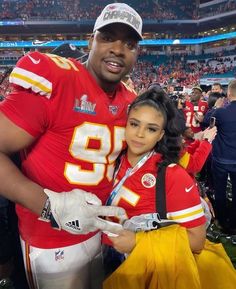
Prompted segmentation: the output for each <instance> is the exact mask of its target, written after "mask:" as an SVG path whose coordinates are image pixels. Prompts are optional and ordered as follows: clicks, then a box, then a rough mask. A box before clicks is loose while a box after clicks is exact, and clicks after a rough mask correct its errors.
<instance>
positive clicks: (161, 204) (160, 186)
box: [156, 166, 167, 219]
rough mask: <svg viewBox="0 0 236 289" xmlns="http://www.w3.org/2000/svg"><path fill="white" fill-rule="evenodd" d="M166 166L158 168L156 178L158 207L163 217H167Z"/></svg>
mask: <svg viewBox="0 0 236 289" xmlns="http://www.w3.org/2000/svg"><path fill="white" fill-rule="evenodd" d="M165 184H166V166H162V167H161V168H160V169H159V170H158V175H157V179H156V209H157V212H158V214H159V215H160V217H161V219H166V218H167V214H166V186H165Z"/></svg>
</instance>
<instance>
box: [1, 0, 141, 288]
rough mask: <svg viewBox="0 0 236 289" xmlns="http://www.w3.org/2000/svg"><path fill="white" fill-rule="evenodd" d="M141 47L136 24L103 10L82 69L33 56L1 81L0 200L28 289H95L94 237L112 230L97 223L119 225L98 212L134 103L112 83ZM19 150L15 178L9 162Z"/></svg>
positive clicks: (131, 14)
mask: <svg viewBox="0 0 236 289" xmlns="http://www.w3.org/2000/svg"><path fill="white" fill-rule="evenodd" d="M141 39H142V19H141V17H140V16H139V14H138V13H137V12H136V11H135V10H134V9H133V8H131V7H130V6H129V5H127V4H124V3H112V4H110V5H107V6H106V7H105V8H104V9H103V10H102V12H101V14H100V15H99V16H98V18H97V20H96V22H95V25H94V29H93V34H92V36H91V38H90V40H89V50H90V52H89V56H88V60H87V62H85V63H84V64H81V63H80V62H78V61H76V60H75V59H66V58H64V57H60V56H58V55H55V54H41V53H39V52H37V51H36V52H32V53H28V54H26V55H25V56H24V57H22V58H21V59H20V61H19V62H18V63H17V65H16V67H15V68H14V69H13V71H12V73H11V75H10V82H11V83H12V85H13V86H14V92H12V93H11V94H9V95H8V97H7V98H6V100H4V101H3V102H2V103H1V105H0V111H1V112H0V132H1V138H0V162H1V168H0V194H1V195H3V196H4V197H6V198H8V199H10V200H11V201H13V202H16V203H18V206H17V214H18V218H19V231H20V237H21V243H22V250H23V255H24V261H25V270H26V273H27V277H28V283H29V286H30V288H31V289H33V288H37V289H55V288H57V289H60V288H63V289H88V288H90V286H92V285H93V286H94V287H95V288H100V286H101V284H100V282H99V280H98V279H101V277H102V276H101V267H102V265H101V263H100V259H99V256H100V252H101V244H100V242H101V234H100V232H98V230H99V229H100V230H111V231H112V230H113V229H114V228H113V226H112V225H111V224H109V223H108V222H107V221H106V220H104V219H102V218H99V216H119V217H121V218H122V216H123V215H124V210H123V209H121V208H118V207H107V206H102V205H103V204H104V202H105V200H106V199H107V197H108V194H109V192H110V191H111V188H112V175H113V169H114V161H115V159H116V157H117V156H118V154H119V152H120V151H121V150H122V148H123V143H124V127H125V123H126V117H127V107H128V105H129V103H130V102H131V101H132V100H133V99H134V98H135V97H136V95H135V94H134V93H132V92H130V91H129V90H127V88H126V87H125V86H124V85H123V84H122V83H121V80H122V78H123V77H124V76H125V75H126V74H128V73H129V72H130V71H131V70H132V68H133V67H134V64H135V62H136V59H137V55H138V42H139V40H141ZM23 150H24V153H23V154H22V157H23V159H22V172H20V171H19V170H18V169H17V168H16V167H15V166H14V165H13V163H12V162H11V161H10V159H9V155H11V154H12V153H14V152H16V151H23ZM91 283H93V284H91Z"/></svg>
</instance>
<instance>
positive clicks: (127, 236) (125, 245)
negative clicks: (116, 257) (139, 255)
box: [109, 230, 136, 254]
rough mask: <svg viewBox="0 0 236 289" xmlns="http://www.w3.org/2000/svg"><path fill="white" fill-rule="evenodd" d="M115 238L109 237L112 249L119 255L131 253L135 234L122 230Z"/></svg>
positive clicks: (134, 242)
mask: <svg viewBox="0 0 236 289" xmlns="http://www.w3.org/2000/svg"><path fill="white" fill-rule="evenodd" d="M117 235H118V236H117V237H110V236H109V239H110V240H111V242H112V243H113V247H114V248H115V249H116V250H117V251H118V252H120V253H123V254H124V253H128V254H129V253H131V251H132V250H133V248H134V247H135V245H136V237H135V233H134V232H131V231H127V230H122V231H120V232H119V233H117Z"/></svg>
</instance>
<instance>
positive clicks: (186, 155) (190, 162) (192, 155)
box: [179, 140, 212, 174]
mask: <svg viewBox="0 0 236 289" xmlns="http://www.w3.org/2000/svg"><path fill="white" fill-rule="evenodd" d="M211 149H212V145H211V144H210V143H209V142H207V141H204V140H203V141H199V140H197V141H196V142H194V143H193V145H192V144H191V145H190V146H189V147H187V148H186V150H185V151H184V152H183V154H182V156H181V158H180V160H179V164H180V165H181V167H183V168H184V169H186V171H187V172H188V173H189V174H196V173H198V172H200V171H201V169H202V167H203V166H204V164H205V162H206V160H207V158H208V156H209V154H210V152H211Z"/></svg>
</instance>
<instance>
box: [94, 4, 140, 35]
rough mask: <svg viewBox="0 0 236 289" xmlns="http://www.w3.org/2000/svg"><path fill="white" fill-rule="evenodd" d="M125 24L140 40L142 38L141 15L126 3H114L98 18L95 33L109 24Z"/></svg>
mask: <svg viewBox="0 0 236 289" xmlns="http://www.w3.org/2000/svg"><path fill="white" fill-rule="evenodd" d="M113 23H123V24H126V25H128V26H129V27H131V28H132V29H133V30H134V31H135V33H136V34H137V36H138V38H139V39H140V40H141V39H142V38H143V37H142V26H143V21H142V18H141V17H140V15H139V14H138V13H137V12H136V11H135V10H134V9H133V8H132V7H130V6H129V5H127V4H125V3H112V4H109V5H107V6H106V7H105V8H104V9H103V10H102V12H101V14H100V15H99V16H98V18H97V20H96V22H95V24H94V28H93V32H95V31H96V30H99V29H101V28H102V27H105V26H107V25H109V24H113Z"/></svg>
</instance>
